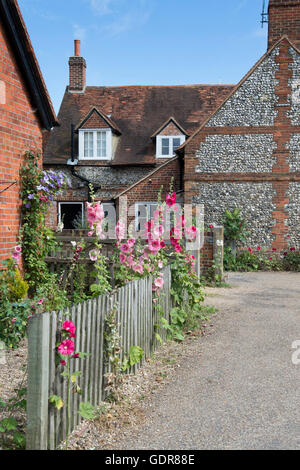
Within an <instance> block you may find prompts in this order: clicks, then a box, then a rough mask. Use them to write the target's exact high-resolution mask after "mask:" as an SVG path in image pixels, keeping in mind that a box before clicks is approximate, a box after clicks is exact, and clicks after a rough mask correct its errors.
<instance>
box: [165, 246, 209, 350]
mask: <svg viewBox="0 0 300 470" xmlns="http://www.w3.org/2000/svg"><path fill="white" fill-rule="evenodd" d="M171 275H172V287H171V296H172V300H173V306H174V307H173V309H172V310H171V312H170V319H171V323H170V325H169V326H167V325H166V322H163V326H164V327H165V328H167V330H168V331H169V332H170V333H171V336H173V337H174V338H175V339H177V340H178V341H182V340H183V339H184V332H185V331H186V330H188V329H191V328H195V327H197V326H199V320H201V317H202V315H201V303H202V302H203V300H204V294H203V291H202V286H201V283H200V280H199V278H198V276H197V275H196V273H195V272H194V271H193V270H192V269H191V266H190V264H189V263H187V261H186V258H185V255H184V254H182V253H176V256H175V260H174V261H173V263H172V264H171Z"/></svg>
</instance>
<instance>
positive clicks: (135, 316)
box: [26, 266, 171, 450]
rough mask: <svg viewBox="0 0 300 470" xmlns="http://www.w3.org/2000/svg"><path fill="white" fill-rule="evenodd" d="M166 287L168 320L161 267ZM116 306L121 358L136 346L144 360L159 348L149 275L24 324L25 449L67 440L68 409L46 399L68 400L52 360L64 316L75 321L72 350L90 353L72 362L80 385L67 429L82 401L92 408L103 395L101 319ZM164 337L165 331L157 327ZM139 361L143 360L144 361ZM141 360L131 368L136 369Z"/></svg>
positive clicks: (58, 367)
mask: <svg viewBox="0 0 300 470" xmlns="http://www.w3.org/2000/svg"><path fill="white" fill-rule="evenodd" d="M163 276H164V287H163V289H162V293H161V294H160V295H161V301H160V306H161V307H162V311H163V316H164V318H166V320H168V321H169V313H170V310H171V297H170V287H171V271H170V267H169V266H167V267H166V268H164V270H163ZM115 306H116V321H117V323H118V329H119V335H120V337H121V360H123V359H124V357H125V355H128V354H129V349H130V347H131V346H140V347H141V348H142V349H143V351H144V359H145V358H148V357H149V356H150V354H151V353H152V352H153V351H154V350H155V349H156V348H157V346H158V344H159V341H158V340H157V338H156V334H155V333H156V331H157V325H158V324H159V315H160V314H159V312H158V309H157V307H156V306H155V304H154V303H153V292H152V278H151V277H148V278H144V279H141V280H139V281H133V282H130V283H128V284H126V285H125V286H124V287H122V288H119V289H118V290H117V291H116V292H115V293H114V294H112V295H103V296H100V297H98V298H95V299H92V300H89V301H86V302H84V303H81V304H79V305H76V306H73V307H71V308H70V309H67V310H66V311H64V312H62V311H61V312H58V313H56V312H52V313H44V314H42V315H39V316H36V317H32V318H31V319H30V323H29V328H28V388H27V390H28V397H27V436H26V446H27V449H28V450H33V449H34V450H39V449H41V450H47V449H50V450H53V449H55V448H56V447H57V446H58V445H59V443H60V442H61V441H63V440H65V438H66V433H67V407H66V406H64V407H63V408H61V409H60V410H57V409H56V408H55V407H54V406H53V405H51V404H50V403H49V396H51V395H57V396H60V397H61V398H62V400H63V401H64V403H65V402H66V401H67V385H66V380H65V378H63V377H62V376H61V372H62V370H63V366H61V365H57V364H56V362H57V361H56V351H57V343H58V342H59V341H60V338H59V334H60V327H61V322H62V321H63V320H64V319H70V320H72V321H73V322H74V324H75V325H76V338H75V340H74V341H75V351H80V352H85V353H90V356H89V357H88V358H86V359H74V360H73V361H71V372H75V371H77V370H80V371H81V372H82V375H81V377H80V378H79V386H80V388H81V389H82V395H81V396H80V395H78V394H76V393H75V394H72V395H71V410H72V415H71V429H70V430H71V431H72V430H73V429H74V428H75V427H76V426H77V425H78V424H79V422H80V420H81V418H80V415H79V414H78V410H79V403H80V401H83V402H86V401H89V402H90V403H91V404H92V405H94V406H96V405H98V404H99V403H100V401H103V400H104V398H105V391H104V375H105V373H106V372H107V370H108V369H107V364H106V363H105V344H104V320H105V316H106V315H107V314H108V313H109V312H110V311H111V310H112V309H113V308H114V307H115ZM159 335H160V336H161V337H162V339H165V337H166V331H165V330H164V329H162V330H160V331H159ZM144 359H143V360H144ZM139 366H140V364H136V365H135V366H133V368H132V371H133V372H136V371H137V369H138V367H139Z"/></svg>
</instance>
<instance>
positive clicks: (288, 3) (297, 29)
mask: <svg viewBox="0 0 300 470" xmlns="http://www.w3.org/2000/svg"><path fill="white" fill-rule="evenodd" d="M283 35H286V36H288V38H289V40H290V41H291V42H292V43H294V44H295V46H297V47H298V48H300V0H269V35H268V48H270V47H272V46H273V44H274V43H275V42H276V41H278V40H279V39H280V38H281V37H282V36H283Z"/></svg>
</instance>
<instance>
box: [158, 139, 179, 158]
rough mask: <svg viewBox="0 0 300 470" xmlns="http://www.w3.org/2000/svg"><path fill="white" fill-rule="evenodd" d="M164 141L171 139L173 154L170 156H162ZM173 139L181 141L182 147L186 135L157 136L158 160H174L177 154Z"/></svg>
mask: <svg viewBox="0 0 300 470" xmlns="http://www.w3.org/2000/svg"><path fill="white" fill-rule="evenodd" d="M162 139H169V151H170V150H171V153H169V155H162ZM173 139H180V145H182V144H183V143H184V142H185V135H183V134H180V135H158V136H156V158H172V157H174V156H175V152H173ZM171 143H172V145H171ZM171 146H172V149H171Z"/></svg>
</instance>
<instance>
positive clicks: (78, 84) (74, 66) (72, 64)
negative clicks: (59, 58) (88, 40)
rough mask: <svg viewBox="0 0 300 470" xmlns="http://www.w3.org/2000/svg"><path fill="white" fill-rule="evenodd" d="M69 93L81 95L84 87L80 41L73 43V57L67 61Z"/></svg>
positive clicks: (83, 66)
mask: <svg viewBox="0 0 300 470" xmlns="http://www.w3.org/2000/svg"><path fill="white" fill-rule="evenodd" d="M69 70H70V83H69V91H70V92H71V93H83V92H84V90H85V87H86V61H85V59H84V58H83V57H81V54H80V40H79V39H75V41H74V56H73V57H70V59H69Z"/></svg>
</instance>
